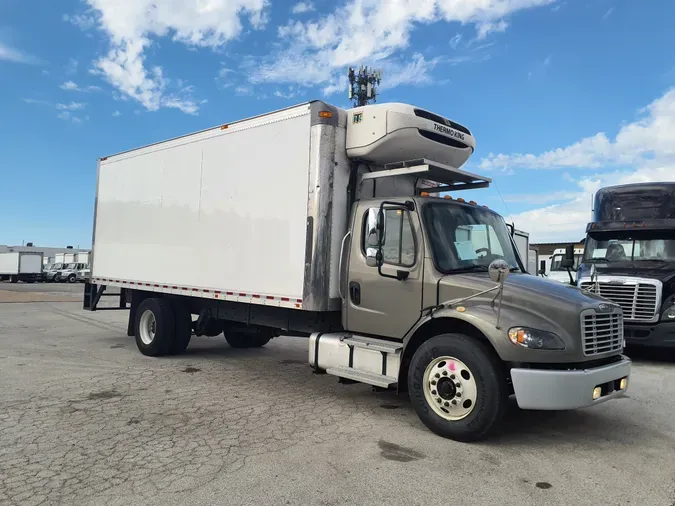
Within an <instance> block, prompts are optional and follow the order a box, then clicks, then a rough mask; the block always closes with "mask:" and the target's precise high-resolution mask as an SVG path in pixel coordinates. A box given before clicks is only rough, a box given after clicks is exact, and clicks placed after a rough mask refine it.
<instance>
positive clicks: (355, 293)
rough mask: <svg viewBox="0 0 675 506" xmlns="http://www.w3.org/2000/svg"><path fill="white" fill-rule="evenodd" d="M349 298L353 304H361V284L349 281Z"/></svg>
mask: <svg viewBox="0 0 675 506" xmlns="http://www.w3.org/2000/svg"><path fill="white" fill-rule="evenodd" d="M349 298H350V299H351V300H352V303H353V304H354V305H355V306H358V305H359V304H361V285H360V284H359V283H357V282H356V281H350V282H349Z"/></svg>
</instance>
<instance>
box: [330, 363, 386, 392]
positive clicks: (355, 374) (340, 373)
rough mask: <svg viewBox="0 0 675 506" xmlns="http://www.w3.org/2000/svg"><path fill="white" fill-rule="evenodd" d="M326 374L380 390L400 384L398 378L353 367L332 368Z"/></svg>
mask: <svg viewBox="0 0 675 506" xmlns="http://www.w3.org/2000/svg"><path fill="white" fill-rule="evenodd" d="M326 372H327V373H328V374H332V375H333V376H337V377H339V378H345V379H350V380H354V381H358V382H359V383H366V384H367V385H374V386H376V387H380V388H389V387H390V386H391V385H395V384H396V383H397V382H398V380H397V379H396V378H392V377H391V376H382V375H381V374H374V373H372V372H364V371H357V370H356V369H353V368H351V367H331V368H330V369H326Z"/></svg>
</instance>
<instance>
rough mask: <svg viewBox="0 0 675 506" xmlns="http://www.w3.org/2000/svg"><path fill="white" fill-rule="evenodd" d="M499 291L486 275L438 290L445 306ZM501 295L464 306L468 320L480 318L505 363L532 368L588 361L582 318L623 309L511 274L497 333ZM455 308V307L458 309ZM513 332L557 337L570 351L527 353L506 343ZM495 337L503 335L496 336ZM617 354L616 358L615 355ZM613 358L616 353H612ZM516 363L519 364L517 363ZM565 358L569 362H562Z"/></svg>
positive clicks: (457, 278) (448, 279)
mask: <svg viewBox="0 0 675 506" xmlns="http://www.w3.org/2000/svg"><path fill="white" fill-rule="evenodd" d="M495 286H497V284H496V283H494V282H493V281H492V280H491V279H490V278H489V276H488V274H487V273H470V274H455V275H448V276H445V277H443V278H442V279H441V280H440V284H439V287H438V291H439V298H440V302H441V303H442V302H447V301H450V300H453V299H459V298H464V297H468V296H470V295H474V294H476V293H478V292H480V291H483V290H487V289H488V288H492V287H495ZM497 293H498V291H497V290H495V291H493V292H490V293H487V294H485V295H481V296H479V297H475V298H473V299H470V300H467V301H466V302H462V303H461V304H460V305H461V306H464V309H463V310H462V311H463V314H464V315H466V316H465V317H466V318H467V319H469V318H471V317H472V316H475V317H476V319H477V320H480V322H478V323H477V324H478V325H479V328H481V329H482V330H483V331H484V332H485V333H486V335H488V336H489V335H492V336H496V337H495V338H494V339H491V341H492V342H493V344H494V345H495V346H496V347H497V349H498V353H499V355H500V357H502V359H504V360H515V361H523V362H527V361H528V360H527V359H526V358H524V357H529V358H530V359H531V361H532V362H537V361H544V362H556V361H559V362H564V361H579V362H581V361H586V360H590V359H593V358H598V357H597V356H594V357H592V356H585V355H584V353H583V350H582V343H581V312H582V311H584V310H586V309H595V310H599V311H601V312H607V311H620V307H619V306H618V305H617V304H615V303H613V302H611V301H608V300H607V299H604V298H603V297H600V296H599V295H596V294H594V293H589V292H586V291H582V290H581V289H579V288H577V287H576V286H572V285H569V284H566V283H560V282H559V281H552V280H548V279H545V278H541V277H537V276H532V275H529V274H521V273H512V274H511V275H510V276H509V277H508V278H507V279H506V281H505V283H504V293H503V295H502V305H501V316H500V322H499V330H497V331H495V330H494V329H496V327H497V326H496V322H497V307H498V304H497V302H495V303H494V304H493V300H494V299H495V296H496V295H497ZM455 307H456V306H455ZM512 327H529V328H533V329H538V330H544V331H547V332H552V333H554V334H556V335H557V336H559V337H560V338H561V339H562V341H563V342H564V343H565V351H564V352H560V351H542V350H527V349H524V348H522V347H517V346H516V345H513V344H512V343H511V342H510V341H509V340H508V337H507V333H508V329H510V328H512ZM495 332H496V333H497V334H499V335H496V334H495ZM613 353H615V352H613ZM609 354H610V355H611V354H612V353H609ZM512 357H516V358H512ZM563 358H564V360H563Z"/></svg>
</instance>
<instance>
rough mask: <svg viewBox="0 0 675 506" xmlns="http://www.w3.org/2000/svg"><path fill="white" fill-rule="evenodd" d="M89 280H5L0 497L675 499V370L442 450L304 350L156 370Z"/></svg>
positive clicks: (390, 396)
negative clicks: (85, 291)
mask: <svg viewBox="0 0 675 506" xmlns="http://www.w3.org/2000/svg"><path fill="white" fill-rule="evenodd" d="M81 291H82V285H80V284H77V285H54V284H47V285H45V284H34V285H24V284H17V285H10V284H7V283H1V284H0V385H1V388H0V504H47V503H49V504H55V503H57V504H58V503H60V504H69V505H70V504H119V505H130V504H140V503H143V504H162V505H169V504H194V503H200V504H236V505H240V504H241V505H244V504H251V505H254V504H255V505H268V504H269V505H276V504H279V505H310V504H311V505H341V504H349V505H371V504H372V505H380V504H389V505H398V504H400V505H405V506H410V505H413V504H436V503H453V504H499V505H511V504H512V505H518V506H520V505H527V504H547V505H555V504H584V505H585V504H588V505H599V504H612V505H629V504H630V505H640V506H643V505H654V506H658V505H662V506H673V505H675V414H674V413H675V359H674V358H673V357H672V356H671V355H668V354H666V355H664V354H661V353H658V354H654V353H651V354H644V353H641V354H639V355H637V356H635V357H634V358H635V363H634V368H633V376H632V381H631V385H630V387H629V392H628V394H627V395H626V396H624V397H623V398H621V399H618V400H616V401H614V402H608V403H605V404H602V405H600V406H597V407H595V408H593V409H587V410H581V411H574V412H526V411H521V410H519V409H518V408H517V407H516V406H515V405H513V406H512V408H511V410H510V413H509V416H508V418H507V420H506V423H505V425H504V427H503V430H502V431H501V434H500V435H498V436H497V437H495V438H493V439H491V440H489V441H487V442H483V443H480V444H470V445H468V444H460V443H456V442H453V441H449V440H445V439H441V438H439V437H438V436H435V435H434V434H432V433H431V432H429V431H428V430H427V429H426V428H425V427H424V426H423V425H422V424H421V423H420V422H419V421H418V419H417V417H416V415H415V413H414V412H413V410H412V408H411V407H410V406H409V404H408V402H407V400H406V399H405V398H404V397H402V396H397V395H396V394H394V393H389V392H387V393H375V392H372V391H371V389H370V388H369V387H367V386H365V385H341V384H339V383H338V382H337V380H336V379H335V378H334V377H332V376H326V375H323V376H317V375H314V374H312V372H311V370H310V368H309V366H308V365H307V341H306V340H304V339H300V338H288V337H281V338H277V339H274V340H273V341H271V342H270V343H269V344H268V345H267V346H266V347H265V348H262V349H253V350H235V349H231V348H229V346H228V345H227V344H226V343H225V340H224V339H223V338H222V336H221V337H220V338H193V342H192V343H191V344H190V347H189V348H188V352H187V354H185V355H183V356H180V357H172V358H162V359H152V358H148V357H144V356H142V355H141V354H140V353H139V352H138V351H137V350H136V346H135V343H134V342H133V340H132V339H131V338H128V337H127V336H126V316H127V313H126V312H125V311H101V312H97V313H88V312H84V311H82V310H81V295H80V294H81Z"/></svg>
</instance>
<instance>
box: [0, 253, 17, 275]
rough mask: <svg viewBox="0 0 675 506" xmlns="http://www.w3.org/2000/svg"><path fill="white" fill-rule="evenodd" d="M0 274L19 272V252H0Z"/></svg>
mask: <svg viewBox="0 0 675 506" xmlns="http://www.w3.org/2000/svg"><path fill="white" fill-rule="evenodd" d="M0 274H19V253H16V252H9V253H0Z"/></svg>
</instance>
